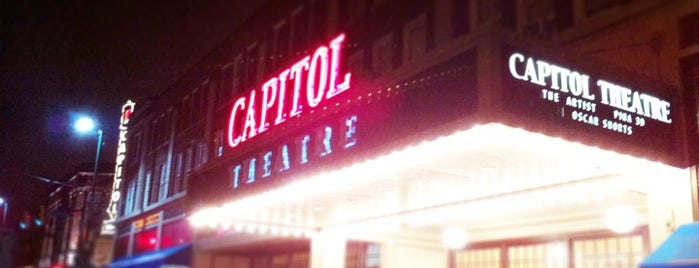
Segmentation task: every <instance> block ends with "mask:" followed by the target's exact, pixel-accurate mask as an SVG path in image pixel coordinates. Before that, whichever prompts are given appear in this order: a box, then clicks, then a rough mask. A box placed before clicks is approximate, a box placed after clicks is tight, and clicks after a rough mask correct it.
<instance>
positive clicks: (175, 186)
mask: <svg viewBox="0 0 699 268" xmlns="http://www.w3.org/2000/svg"><path fill="white" fill-rule="evenodd" d="M183 170H184V156H183V155H182V152H180V153H177V156H175V176H174V178H173V181H172V185H171V187H172V188H171V190H170V195H175V194H177V193H179V192H181V191H182V183H183V177H184V174H183Z"/></svg>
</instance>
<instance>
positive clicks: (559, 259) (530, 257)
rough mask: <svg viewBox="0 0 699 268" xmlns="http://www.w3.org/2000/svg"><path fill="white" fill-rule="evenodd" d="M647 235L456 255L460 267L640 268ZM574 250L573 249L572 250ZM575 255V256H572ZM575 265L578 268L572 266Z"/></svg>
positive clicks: (510, 245) (501, 246) (502, 245)
mask: <svg viewBox="0 0 699 268" xmlns="http://www.w3.org/2000/svg"><path fill="white" fill-rule="evenodd" d="M644 235H647V234H645V233H633V234H628V235H619V236H597V237H584V238H583V237H579V238H569V239H556V240H550V241H542V240H544V238H536V239H533V241H541V242H533V243H526V244H523V243H522V242H519V241H513V242H509V241H503V242H498V243H495V244H498V245H497V246H492V244H493V243H489V244H490V245H491V246H487V247H486V246H483V247H481V246H478V245H475V246H472V247H471V248H469V249H467V250H463V251H460V252H457V253H455V254H454V262H455V264H456V267H457V268H469V267H485V268H499V267H502V265H505V264H506V267H511V268H518V267H519V268H524V267H552V268H559V267H560V268H565V267H638V265H639V264H640V263H641V261H642V260H643V256H646V255H647V254H648V253H647V252H646V245H645V242H644ZM571 247H572V248H571ZM571 254H572V255H571ZM571 262H572V263H574V266H570V264H571Z"/></svg>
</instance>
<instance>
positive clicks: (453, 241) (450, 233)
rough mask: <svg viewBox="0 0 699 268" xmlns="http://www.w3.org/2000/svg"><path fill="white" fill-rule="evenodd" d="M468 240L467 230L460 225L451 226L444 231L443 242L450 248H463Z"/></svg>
mask: <svg viewBox="0 0 699 268" xmlns="http://www.w3.org/2000/svg"><path fill="white" fill-rule="evenodd" d="M467 242H468V235H467V234H466V231H464V230H463V229H461V228H458V227H449V228H447V229H445V230H444V232H442V244H443V245H444V246H445V247H446V248H448V249H460V248H463V247H464V246H465V245H466V243H467Z"/></svg>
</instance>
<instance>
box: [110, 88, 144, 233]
mask: <svg viewBox="0 0 699 268" xmlns="http://www.w3.org/2000/svg"><path fill="white" fill-rule="evenodd" d="M135 105H136V104H135V103H134V102H132V101H130V100H129V101H127V102H126V104H124V106H122V107H121V120H120V121H121V122H120V124H119V145H118V147H117V158H116V167H115V168H114V182H113V184H112V195H111V198H110V199H109V206H108V207H107V220H105V222H104V223H103V224H102V233H103V234H114V233H115V231H116V230H115V227H114V221H115V220H116V218H117V205H118V203H119V199H121V180H122V164H123V163H124V159H125V158H126V133H127V132H128V129H127V124H128V123H129V119H130V118H131V114H132V113H133V109H134V106H135Z"/></svg>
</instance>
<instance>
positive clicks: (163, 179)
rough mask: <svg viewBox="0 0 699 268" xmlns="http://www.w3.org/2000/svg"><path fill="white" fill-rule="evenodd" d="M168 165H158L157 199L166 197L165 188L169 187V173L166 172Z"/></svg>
mask: <svg viewBox="0 0 699 268" xmlns="http://www.w3.org/2000/svg"><path fill="white" fill-rule="evenodd" d="M167 169H168V165H167V164H161V165H160V186H159V189H160V193H159V194H158V196H159V199H165V198H167V194H168V193H167V190H168V188H169V187H170V174H168V170H167Z"/></svg>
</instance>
